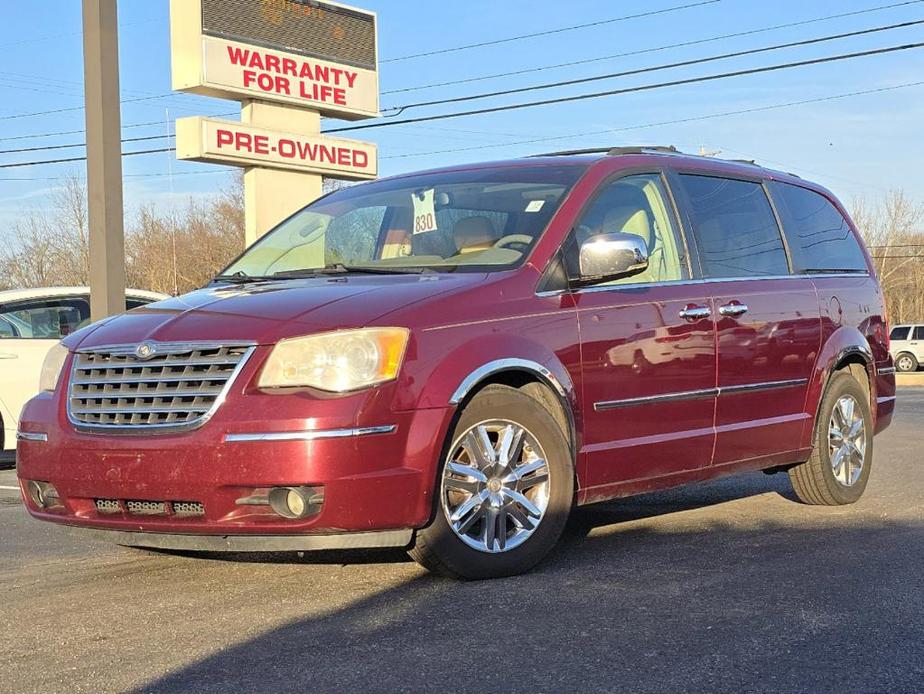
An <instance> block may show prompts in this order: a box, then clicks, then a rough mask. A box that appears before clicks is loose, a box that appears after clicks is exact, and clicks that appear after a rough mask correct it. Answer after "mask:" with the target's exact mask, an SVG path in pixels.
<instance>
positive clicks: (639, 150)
mask: <svg viewBox="0 0 924 694" xmlns="http://www.w3.org/2000/svg"><path fill="white" fill-rule="evenodd" d="M647 152H660V153H664V154H680V150H678V149H677V148H676V147H674V146H673V145H668V146H664V145H651V146H642V147H638V146H636V147H591V148H590V149H567V150H562V151H560V152H544V153H542V154H530V155H529V157H530V158H533V157H570V156H575V155H578V154H606V155H607V156H611V157H612V156H617V155H620V154H645V153H647Z"/></svg>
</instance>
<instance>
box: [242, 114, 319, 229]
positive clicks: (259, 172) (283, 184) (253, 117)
mask: <svg viewBox="0 0 924 694" xmlns="http://www.w3.org/2000/svg"><path fill="white" fill-rule="evenodd" d="M241 123H246V124H248V125H253V126H257V127H262V128H266V129H267V130H282V131H288V132H291V133H295V134H298V135H307V136H313V137H317V136H318V135H320V133H321V114H320V113H318V112H317V111H308V110H304V109H293V108H290V107H288V106H281V105H277V104H270V103H267V102H265V101H245V102H243V104H242V108H241ZM321 183H322V182H321V177H320V176H317V175H315V174H309V173H299V172H297V171H283V170H281V169H271V168H265V167H262V166H250V167H247V168H245V169H244V245H246V246H250V244H252V243H253V242H254V241H256V240H257V239H258V238H260V237H261V236H263V234H265V233H266V232H268V231H269V230H270V229H272V228H273V227H275V226H276V225H277V224H279V222H281V221H283V220H284V219H286V218H287V217H289V216H290V215H293V214H295V213H296V212H298V210H300V209H301V208H302V207H304V206H305V201H306V200H315V199H316V198H319V197H321Z"/></svg>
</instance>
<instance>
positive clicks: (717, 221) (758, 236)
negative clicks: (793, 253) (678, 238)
mask: <svg viewBox="0 0 924 694" xmlns="http://www.w3.org/2000/svg"><path fill="white" fill-rule="evenodd" d="M680 181H681V184H682V186H683V189H684V191H685V192H686V197H687V200H688V202H689V206H690V212H691V215H692V217H693V234H694V236H695V237H696V245H697V248H698V249H699V257H700V263H701V265H702V269H703V273H704V274H705V275H706V277H755V276H767V275H788V274H789V263H788V261H787V259H786V250H785V248H784V247H783V238H782V236H781V235H780V229H779V227H778V226H777V223H776V217H775V216H774V214H773V209H772V208H771V207H770V201H769V200H768V199H767V194H766V193H765V192H764V188H763V186H761V185H760V184H759V183H751V182H750V181H738V180H734V179H728V178H718V177H714V176H699V175H689V174H686V175H681V176H680Z"/></svg>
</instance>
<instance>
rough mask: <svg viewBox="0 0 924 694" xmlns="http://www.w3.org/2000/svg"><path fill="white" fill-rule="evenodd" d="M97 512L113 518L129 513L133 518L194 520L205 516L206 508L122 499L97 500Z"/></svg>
mask: <svg viewBox="0 0 924 694" xmlns="http://www.w3.org/2000/svg"><path fill="white" fill-rule="evenodd" d="M94 505H95V506H96V512H97V513H99V514H101V515H107V516H111V515H113V514H117V513H127V514H129V515H131V516H182V517H184V518H194V517H196V516H204V515H205V506H203V505H202V504H201V503H200V502H198V501H136V500H121V499H95V500H94Z"/></svg>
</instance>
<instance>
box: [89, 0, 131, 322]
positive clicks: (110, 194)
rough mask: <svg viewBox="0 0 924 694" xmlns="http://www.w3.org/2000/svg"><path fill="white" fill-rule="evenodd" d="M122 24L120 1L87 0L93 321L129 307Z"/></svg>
mask: <svg viewBox="0 0 924 694" xmlns="http://www.w3.org/2000/svg"><path fill="white" fill-rule="evenodd" d="M118 28H119V27H118V11H117V8H116V0H83V72H84V92H85V97H84V98H85V101H86V129H87V199H88V204H89V222H90V314H91V318H92V319H93V320H94V321H96V320H100V319H101V318H105V317H106V316H111V315H113V314H116V313H121V312H122V311H124V310H125V234H124V229H123V219H122V214H123V208H122V143H121V138H122V123H121V113H120V104H119V100H120V99H119V96H120V94H119V35H118Z"/></svg>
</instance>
